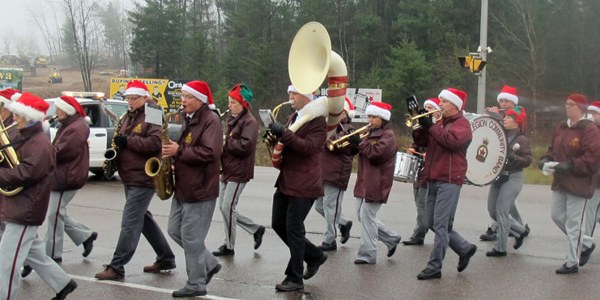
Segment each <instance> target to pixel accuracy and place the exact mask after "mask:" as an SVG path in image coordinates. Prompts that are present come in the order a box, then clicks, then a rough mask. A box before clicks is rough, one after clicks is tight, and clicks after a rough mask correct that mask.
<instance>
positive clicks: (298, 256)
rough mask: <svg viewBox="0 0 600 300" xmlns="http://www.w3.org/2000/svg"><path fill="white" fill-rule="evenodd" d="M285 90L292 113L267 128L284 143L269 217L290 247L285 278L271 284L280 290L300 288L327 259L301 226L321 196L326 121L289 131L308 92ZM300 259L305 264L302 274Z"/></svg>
mask: <svg viewBox="0 0 600 300" xmlns="http://www.w3.org/2000/svg"><path fill="white" fill-rule="evenodd" d="M288 92H289V95H290V102H291V105H292V108H293V109H294V110H296V112H295V113H294V114H292V115H291V117H290V118H289V120H288V122H287V125H286V126H284V125H283V124H281V123H273V124H272V125H271V126H270V128H269V129H270V130H271V132H272V133H273V134H274V135H275V136H277V137H278V138H279V141H280V142H282V143H283V144H284V145H285V148H284V150H283V152H282V157H283V158H282V162H281V167H280V172H279V177H277V181H276V182H275V187H276V188H277V190H276V191H275V194H274V195H273V215H272V217H271V223H272V226H273V230H275V232H276V233H277V235H278V236H279V237H280V238H281V240H282V241H283V242H284V243H285V244H286V245H287V246H288V248H289V249H290V260H289V261H288V265H287V268H286V270H285V275H286V277H285V279H284V280H283V282H282V283H279V284H277V285H275V289H276V290H277V291H280V292H291V291H296V290H301V289H304V282H303V279H309V278H311V277H313V276H314V275H315V274H316V273H317V271H318V270H319V266H320V265H322V264H323V263H324V262H325V261H326V260H327V255H326V254H325V253H324V252H323V251H321V250H320V249H319V248H317V246H315V245H314V244H313V243H311V242H310V241H309V240H308V239H307V238H306V236H305V234H306V231H305V229H304V220H305V219H306V216H307V215H308V212H309V211H310V209H311V207H312V205H313V202H314V201H315V199H317V198H318V197H320V196H323V181H322V179H321V166H320V160H319V153H320V152H321V150H322V149H323V145H324V144H325V139H326V137H327V129H326V127H327V123H326V121H325V117H323V116H319V117H315V118H314V119H312V120H311V121H309V122H307V123H306V124H304V125H303V126H301V127H300V128H299V129H298V130H297V131H296V132H293V131H292V130H289V129H288V128H287V127H289V126H291V125H292V124H293V123H294V122H295V121H296V120H297V119H300V116H303V115H304V114H306V113H307V112H306V110H305V107H306V106H307V105H309V103H311V101H312V99H311V98H312V95H310V94H301V93H299V92H298V90H297V89H296V88H295V87H294V86H290V87H289V88H288ZM309 97H310V98H309ZM303 261H305V262H306V264H307V266H306V272H305V273H304V274H302V271H303V269H304V265H303Z"/></svg>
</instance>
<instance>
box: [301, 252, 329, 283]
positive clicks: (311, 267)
mask: <svg viewBox="0 0 600 300" xmlns="http://www.w3.org/2000/svg"><path fill="white" fill-rule="evenodd" d="M326 260H327V254H325V253H323V256H321V258H320V259H319V260H318V261H317V262H315V263H313V264H306V271H305V272H304V275H302V278H304V279H310V278H312V277H313V276H315V274H317V271H319V267H320V266H321V265H322V264H323V263H324V262H325V261H326ZM303 287H304V286H303Z"/></svg>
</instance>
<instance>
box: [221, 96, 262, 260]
mask: <svg viewBox="0 0 600 300" xmlns="http://www.w3.org/2000/svg"><path fill="white" fill-rule="evenodd" d="M252 98H253V94H252V90H250V88H248V87H247V86H246V85H244V84H236V85H235V86H234V87H233V88H232V89H231V90H230V91H229V100H228V101H229V102H228V103H229V104H228V108H229V111H230V112H231V114H230V116H229V118H228V119H227V132H226V134H225V137H226V138H225V145H224V147H223V154H222V155H221V168H222V172H221V187H220V189H221V191H220V193H219V209H220V210H221V214H222V215H223V223H224V228H225V242H224V244H223V245H222V246H221V247H219V249H218V250H217V251H214V252H213V255H215V256H230V255H234V254H235V251H234V246H235V236H236V225H240V227H242V228H243V229H244V230H246V231H247V232H248V233H250V234H252V235H253V237H254V249H258V247H260V245H261V243H262V238H263V235H264V234H265V227H264V226H261V225H258V224H256V223H254V221H252V219H250V218H248V217H246V216H244V215H242V214H241V213H239V212H238V210H237V204H238V202H239V200H240V195H241V194H242V191H244V188H245V187H246V183H248V181H250V179H252V178H254V156H255V153H256V141H257V138H258V123H257V122H256V119H255V118H254V116H253V115H252V112H251V111H250V108H251V106H250V104H251V101H252Z"/></svg>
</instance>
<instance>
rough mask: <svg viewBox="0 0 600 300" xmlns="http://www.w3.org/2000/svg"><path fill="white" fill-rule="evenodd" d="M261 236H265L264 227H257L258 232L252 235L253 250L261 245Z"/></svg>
mask: <svg viewBox="0 0 600 300" xmlns="http://www.w3.org/2000/svg"><path fill="white" fill-rule="evenodd" d="M263 235H265V227H264V226H258V230H256V232H255V233H254V234H253V236H254V249H255V250H256V249H258V247H260V244H262V238H263Z"/></svg>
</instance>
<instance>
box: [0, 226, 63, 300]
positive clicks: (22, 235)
mask: <svg viewBox="0 0 600 300" xmlns="http://www.w3.org/2000/svg"><path fill="white" fill-rule="evenodd" d="M38 228H39V226H27V225H20V224H16V223H12V222H6V230H5V231H4V235H3V236H2V240H1V241H0V255H2V259H0V299H17V293H18V291H19V284H20V282H21V275H20V273H21V272H19V270H20V269H21V267H22V266H23V265H24V264H25V265H28V266H30V267H31V268H33V269H34V270H35V272H36V273H37V274H38V275H39V276H40V277H41V278H42V279H43V280H44V282H46V283H47V284H48V285H49V286H50V287H51V288H52V289H53V290H54V292H56V293H58V292H60V291H61V290H62V289H64V288H65V287H66V286H67V284H68V283H69V281H71V278H70V277H69V275H67V273H65V271H64V270H63V269H62V268H61V267H60V266H59V265H58V264H57V263H55V262H54V261H53V260H52V259H51V258H50V257H49V256H48V255H46V251H44V242H43V241H42V239H40V238H39V237H38V235H37V231H38Z"/></svg>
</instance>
